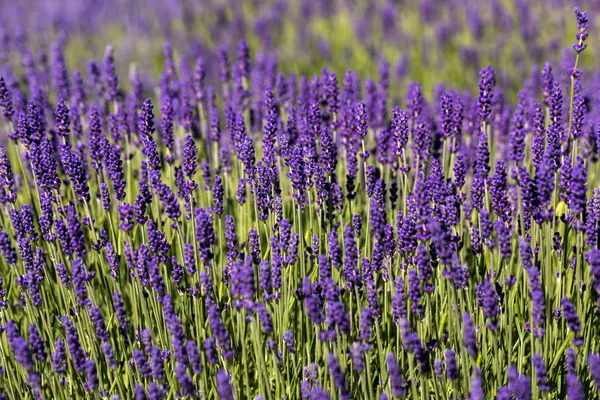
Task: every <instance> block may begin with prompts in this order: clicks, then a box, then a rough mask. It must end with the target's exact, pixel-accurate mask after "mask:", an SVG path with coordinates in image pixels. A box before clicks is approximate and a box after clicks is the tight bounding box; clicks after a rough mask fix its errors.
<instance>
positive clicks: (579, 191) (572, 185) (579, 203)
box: [569, 157, 587, 214]
mask: <svg viewBox="0 0 600 400" xmlns="http://www.w3.org/2000/svg"><path fill="white" fill-rule="evenodd" d="M570 175H571V176H570V181H569V207H570V208H571V210H572V211H573V213H575V214H580V213H582V212H583V211H584V210H585V205H586V201H587V187H586V185H587V171H586V169H585V166H584V165H583V159H582V158H581V157H577V161H576V162H575V165H574V166H573V169H572V170H571V174H570Z"/></svg>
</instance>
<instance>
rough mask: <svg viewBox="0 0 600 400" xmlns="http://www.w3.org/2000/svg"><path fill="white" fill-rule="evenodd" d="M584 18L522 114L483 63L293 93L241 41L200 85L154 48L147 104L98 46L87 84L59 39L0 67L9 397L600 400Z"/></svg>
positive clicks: (110, 52)
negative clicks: (458, 71) (454, 73)
mask: <svg viewBox="0 0 600 400" xmlns="http://www.w3.org/2000/svg"><path fill="white" fill-rule="evenodd" d="M428 4H429V2H424V3H423V4H422V7H423V8H424V9H426V8H427V5H428ZM519 4H520V6H519V7H520V9H527V7H526V4H521V3H519ZM432 12H433V11H432ZM574 14H575V21H576V24H577V26H576V29H575V32H576V37H575V39H576V42H575V44H574V45H573V49H574V52H572V53H571V54H570V56H569V57H567V58H565V59H566V60H567V61H568V67H567V68H568V79H562V78H563V75H565V74H563V73H561V72H559V73H557V72H555V71H554V70H553V69H552V66H551V64H549V63H548V64H545V65H544V67H543V68H542V70H541V71H540V72H539V73H538V72H535V73H534V74H533V78H535V79H532V80H531V81H532V82H529V81H527V82H522V85H521V87H520V90H519V92H518V96H514V97H515V98H514V100H515V102H514V103H513V102H512V100H511V99H512V98H513V97H512V96H510V95H509V94H508V93H507V95H506V96H505V95H504V94H503V93H504V92H503V90H502V88H501V86H500V85H499V82H500V81H501V79H500V77H498V79H497V76H498V75H497V71H498V74H499V73H500V71H501V68H497V69H494V68H493V67H492V66H491V65H490V66H487V67H485V68H483V69H482V70H481V72H480V73H479V83H478V85H477V83H476V82H477V81H476V79H477V77H476V76H475V75H474V76H473V77H472V79H473V80H472V81H471V83H472V85H470V86H471V89H472V90H471V91H467V92H463V91H460V90H458V89H457V88H451V87H448V88H445V87H441V86H440V87H439V89H438V90H436V91H435V93H434V95H433V96H432V97H431V98H429V96H428V91H426V90H424V89H423V87H422V86H421V85H420V84H419V83H418V82H416V81H415V82H412V83H411V84H410V85H408V89H407V94H406V96H405V98H404V99H403V100H402V101H400V100H399V99H398V98H397V96H396V93H394V92H392V90H391V89H390V77H389V74H390V72H389V65H387V63H385V62H384V63H382V65H381V69H380V73H379V76H378V77H377V78H371V79H366V80H365V81H364V84H363V81H362V80H361V79H360V77H359V75H358V74H357V73H356V72H354V71H352V70H348V71H347V72H346V73H345V74H344V76H337V75H336V74H335V73H334V72H332V71H330V70H328V69H326V68H323V69H322V70H321V72H320V73H319V74H315V75H313V76H312V77H308V76H301V77H296V75H294V74H293V73H286V72H285V70H284V69H280V68H279V67H278V65H277V62H276V60H275V58H272V57H270V56H266V55H260V56H257V57H256V58H254V59H253V58H252V57H251V52H250V49H251V48H252V47H251V46H249V44H248V43H247V42H246V41H245V40H242V41H240V42H239V45H238V47H237V52H236V53H235V55H232V54H230V53H228V52H227V51H226V49H225V48H221V49H220V50H219V51H218V56H217V57H213V58H206V59H203V58H198V59H197V60H195V62H194V64H193V65H192V64H190V63H189V60H187V59H185V58H182V59H181V60H179V61H180V62H179V63H177V62H176V61H175V60H176V54H177V53H176V51H175V50H174V48H173V47H172V46H171V45H170V44H169V43H167V44H165V45H164V47H163V52H164V54H163V61H164V65H163V68H162V72H161V74H160V78H159V80H158V83H157V84H156V85H154V84H149V83H148V82H147V81H146V80H143V79H141V78H140V76H139V75H138V71H137V70H132V73H131V74H130V75H131V76H130V81H129V83H128V84H126V83H125V82H127V80H126V79H123V75H122V74H121V75H119V72H120V70H119V68H118V67H117V65H118V53H117V52H116V51H115V48H113V47H112V46H108V47H107V48H106V53H105V55H104V58H103V61H102V63H98V62H95V61H91V62H90V63H89V64H88V68H87V72H86V73H80V72H77V71H74V70H73V71H71V66H70V65H68V63H67V62H66V61H65V56H64V50H63V48H62V47H61V43H60V42H59V43H57V44H56V45H55V46H54V47H52V58H51V62H50V64H48V63H47V60H37V59H34V58H33V57H32V55H31V53H30V52H28V51H22V52H19V53H17V52H10V51H9V52H8V54H9V55H10V57H16V58H19V59H20V61H21V65H22V68H21V69H19V70H12V71H11V70H9V69H7V70H8V72H7V73H6V74H4V75H3V76H2V77H0V108H1V109H2V122H1V125H0V127H1V129H2V141H1V142H2V144H1V145H0V183H1V184H0V203H1V205H0V208H1V210H2V212H1V213H0V222H1V227H2V229H1V230H0V253H1V257H0V398H6V399H16V398H36V399H45V398H48V399H71V398H110V399H130V398H135V399H152V400H155V399H163V398H206V399H210V398H222V399H246V398H256V399H259V398H260V399H276V398H278V399H279V398H285V399H329V398H342V399H350V398H365V399H374V398H380V399H387V398H411V399H417V398H423V399H459V398H467V397H468V398H470V399H485V398H494V397H495V398H498V399H511V398H516V399H529V398H543V399H549V398H568V399H583V398H596V397H598V393H599V391H600V322H599V320H598V319H599V318H600V186H599V185H598V182H599V181H600V167H599V163H598V159H599V148H600V119H599V118H597V117H596V114H597V112H598V109H600V103H599V100H600V99H599V97H598V95H597V88H596V86H595V83H592V82H591V81H592V80H591V79H589V80H585V79H586V76H588V75H589V76H595V75H594V73H595V72H594V71H589V70H587V69H585V68H584V67H582V61H583V60H584V59H585V57H586V55H587V53H588V52H589V51H587V52H586V50H587V49H586V46H587V44H588V42H587V39H588V29H589V26H588V15H587V14H586V13H585V12H582V11H581V10H580V9H579V8H575V10H574ZM473 18H474V17H473ZM392 20H393V18H392ZM471 24H472V25H473V26H472V28H471V29H473V30H474V32H478V31H479V29H481V28H477V26H478V25H477V21H476V20H475V19H473V20H472V21H471ZM521 29H523V30H524V32H523V35H526V36H527V35H534V33H532V32H530V31H527V30H526V27H522V28H521ZM561 67H562V66H561ZM459 85H460V82H459ZM363 86H364V91H363ZM159 105H160V106H159Z"/></svg>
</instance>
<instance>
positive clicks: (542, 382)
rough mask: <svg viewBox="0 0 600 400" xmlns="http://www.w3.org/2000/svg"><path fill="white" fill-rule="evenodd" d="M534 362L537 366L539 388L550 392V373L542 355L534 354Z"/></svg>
mask: <svg viewBox="0 0 600 400" xmlns="http://www.w3.org/2000/svg"><path fill="white" fill-rule="evenodd" d="M532 363H533V367H534V368H535V379H536V380H537V386H538V389H539V390H540V392H549V391H550V386H549V385H548V374H547V372H546V366H545V364H544V360H543V359H542V356H541V355H539V354H534V355H533V356H532Z"/></svg>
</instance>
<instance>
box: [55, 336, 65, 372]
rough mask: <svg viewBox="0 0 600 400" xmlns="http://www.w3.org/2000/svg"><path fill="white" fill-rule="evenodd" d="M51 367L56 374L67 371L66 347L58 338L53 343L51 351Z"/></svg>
mask: <svg viewBox="0 0 600 400" xmlns="http://www.w3.org/2000/svg"><path fill="white" fill-rule="evenodd" d="M51 358H52V368H53V369H54V373H55V374H57V375H64V373H65V372H66V371H67V349H66V347H65V342H64V341H63V340H62V339H58V340H57V341H56V343H55V344H54V353H52V357H51Z"/></svg>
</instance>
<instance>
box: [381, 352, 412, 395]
mask: <svg viewBox="0 0 600 400" xmlns="http://www.w3.org/2000/svg"><path fill="white" fill-rule="evenodd" d="M385 364H386V366H387V373H388V376H389V377H390V389H391V393H392V396H396V397H404V396H406V394H407V390H406V382H405V380H404V378H403V377H402V371H401V370H400V366H399V365H398V361H397V360H396V357H395V356H394V353H392V352H389V353H387V354H386V356H385Z"/></svg>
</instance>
